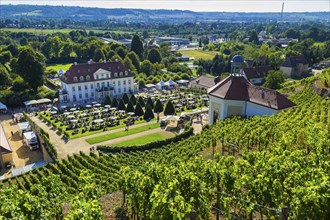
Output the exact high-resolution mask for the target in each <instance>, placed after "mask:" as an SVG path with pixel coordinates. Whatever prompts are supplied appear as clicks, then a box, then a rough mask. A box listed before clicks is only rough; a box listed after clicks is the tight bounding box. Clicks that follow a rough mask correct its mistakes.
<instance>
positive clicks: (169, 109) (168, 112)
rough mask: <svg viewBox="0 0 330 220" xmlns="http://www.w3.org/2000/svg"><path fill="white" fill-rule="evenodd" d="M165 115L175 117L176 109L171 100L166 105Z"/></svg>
mask: <svg viewBox="0 0 330 220" xmlns="http://www.w3.org/2000/svg"><path fill="white" fill-rule="evenodd" d="M164 115H175V109H174V106H173V104H172V102H171V100H169V101H168V102H167V103H166V106H165V110H164Z"/></svg>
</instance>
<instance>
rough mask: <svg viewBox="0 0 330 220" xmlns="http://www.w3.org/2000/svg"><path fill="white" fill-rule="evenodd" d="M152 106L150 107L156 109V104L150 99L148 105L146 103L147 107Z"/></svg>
mask: <svg viewBox="0 0 330 220" xmlns="http://www.w3.org/2000/svg"><path fill="white" fill-rule="evenodd" d="M148 105H150V107H151V108H152V109H153V108H154V102H153V101H152V99H151V98H150V97H149V98H148V99H147V103H146V106H148Z"/></svg>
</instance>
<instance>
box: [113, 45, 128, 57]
mask: <svg viewBox="0 0 330 220" xmlns="http://www.w3.org/2000/svg"><path fill="white" fill-rule="evenodd" d="M115 51H116V53H117V54H118V56H120V57H121V59H124V58H125V56H126V51H125V50H124V48H123V47H117V49H116V50H115Z"/></svg>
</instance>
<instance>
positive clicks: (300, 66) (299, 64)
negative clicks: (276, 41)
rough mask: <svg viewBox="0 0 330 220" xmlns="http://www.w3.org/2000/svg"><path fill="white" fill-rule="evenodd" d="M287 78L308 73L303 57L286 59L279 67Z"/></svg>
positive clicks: (306, 63)
mask: <svg viewBox="0 0 330 220" xmlns="http://www.w3.org/2000/svg"><path fill="white" fill-rule="evenodd" d="M280 70H282V71H283V72H284V73H285V74H286V75H287V76H288V77H297V76H301V75H303V74H306V73H307V72H308V62H307V60H306V59H305V57H304V55H300V56H292V57H288V58H287V59H286V60H285V61H284V62H283V63H282V64H281V66H280Z"/></svg>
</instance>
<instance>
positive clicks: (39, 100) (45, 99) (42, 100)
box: [37, 98, 52, 104]
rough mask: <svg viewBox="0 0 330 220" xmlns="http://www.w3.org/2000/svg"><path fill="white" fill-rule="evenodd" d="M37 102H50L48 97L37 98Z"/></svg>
mask: <svg viewBox="0 0 330 220" xmlns="http://www.w3.org/2000/svg"><path fill="white" fill-rule="evenodd" d="M37 102H38V104H42V103H48V102H52V101H51V100H50V99H47V98H44V99H38V100H37Z"/></svg>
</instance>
